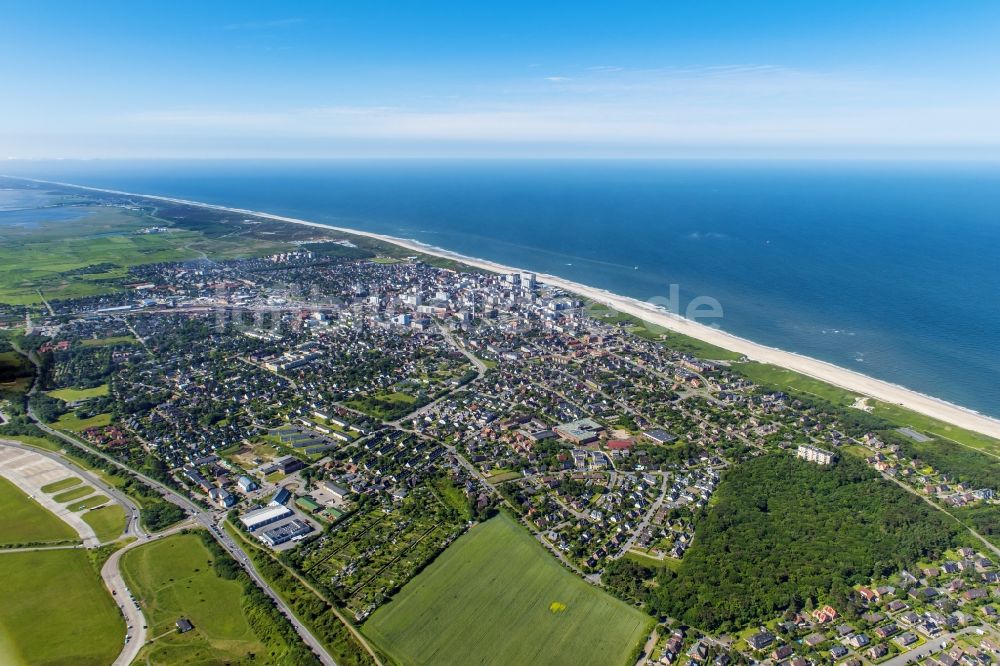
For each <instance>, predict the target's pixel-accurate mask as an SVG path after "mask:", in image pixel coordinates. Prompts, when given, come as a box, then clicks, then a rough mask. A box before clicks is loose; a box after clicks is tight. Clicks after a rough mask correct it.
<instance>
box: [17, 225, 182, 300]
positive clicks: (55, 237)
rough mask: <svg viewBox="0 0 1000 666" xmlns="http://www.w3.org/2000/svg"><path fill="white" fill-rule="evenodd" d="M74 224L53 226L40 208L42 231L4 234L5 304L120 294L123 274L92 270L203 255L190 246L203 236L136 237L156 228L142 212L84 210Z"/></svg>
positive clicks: (34, 228) (25, 229) (33, 229)
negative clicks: (149, 227) (146, 228)
mask: <svg viewBox="0 0 1000 666" xmlns="http://www.w3.org/2000/svg"><path fill="white" fill-rule="evenodd" d="M81 213H82V215H81V217H79V218H78V219H75V220H72V221H50V220H47V219H46V211H45V209H39V211H38V215H39V223H38V225H37V226H32V227H30V228H28V227H19V228H11V227H4V228H3V229H0V267H2V268H0V302H4V303H10V304H12V305H25V304H31V303H40V302H41V301H42V299H43V298H44V299H48V300H52V299H57V298H80V297H84V296H93V295H97V294H104V293H109V292H112V291H117V290H118V287H117V286H116V285H115V282H117V281H118V280H119V279H121V277H122V275H123V273H121V271H115V270H112V271H108V270H107V269H104V270H95V271H94V272H87V268H88V267H90V266H98V265H106V264H113V265H114V266H119V267H121V266H131V265H135V264H148V263H157V262H161V261H182V260H184V259H193V258H196V257H198V256H200V254H199V253H198V252H197V251H195V250H193V249H188V248H186V247H185V246H186V245H187V244H188V243H191V242H194V241H197V240H200V239H201V234H197V233H192V232H176V233H169V234H146V235H140V234H136V233H134V232H135V231H136V230H138V229H140V228H141V227H143V226H147V225H148V224H150V223H151V218H149V217H148V216H146V215H143V214H141V213H136V212H132V211H126V210H124V209H120V208H106V207H91V208H83V209H81Z"/></svg>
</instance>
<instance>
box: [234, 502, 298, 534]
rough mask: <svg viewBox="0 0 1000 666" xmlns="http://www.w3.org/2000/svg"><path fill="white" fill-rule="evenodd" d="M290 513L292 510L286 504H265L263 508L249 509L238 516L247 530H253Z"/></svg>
mask: <svg viewBox="0 0 1000 666" xmlns="http://www.w3.org/2000/svg"><path fill="white" fill-rule="evenodd" d="M290 515H292V510H291V509H289V508H288V507H287V506H281V505H280V504H279V505H277V506H266V507H264V508H263V509H257V510H256V511H251V512H249V513H245V514H243V515H242V516H240V522H242V523H243V524H244V525H245V526H246V528H247V529H248V530H250V531H251V532H253V531H254V530H258V529H260V528H261V527H264V526H265V525H270V524H271V523H276V522H278V521H279V520H282V519H284V518H287V517H288V516H290Z"/></svg>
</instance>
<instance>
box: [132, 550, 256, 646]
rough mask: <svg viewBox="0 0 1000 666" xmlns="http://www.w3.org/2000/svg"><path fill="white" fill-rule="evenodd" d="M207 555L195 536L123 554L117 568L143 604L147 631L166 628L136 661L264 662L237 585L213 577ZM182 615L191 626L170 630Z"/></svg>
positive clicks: (239, 587) (240, 588) (155, 632)
mask: <svg viewBox="0 0 1000 666" xmlns="http://www.w3.org/2000/svg"><path fill="white" fill-rule="evenodd" d="M211 559H212V555H211V553H210V552H209V551H208V550H207V549H206V548H205V546H204V545H202V543H201V539H199V537H198V536H197V535H195V534H178V535H175V536H171V537H167V538H165V539H161V540H159V541H155V542H153V543H150V544H148V545H145V546H142V547H141V548H136V549H134V550H131V551H129V552H127V553H125V555H124V556H123V557H122V561H121V565H122V572H123V573H124V575H125V580H126V582H127V583H128V586H129V588H130V589H131V590H132V593H133V594H135V597H136V599H139V600H140V601H141V603H142V605H143V611H144V612H145V613H146V617H147V619H148V621H149V635H150V636H160V635H161V634H164V633H165V632H166V635H165V636H163V637H162V638H158V639H157V640H156V641H155V642H153V644H152V645H150V646H147V647H146V648H144V649H143V651H142V652H141V653H140V655H139V659H138V660H137V663H154V664H171V665H175V664H209V663H212V664H216V663H219V664H221V663H230V662H236V661H239V660H240V659H245V658H246V656H247V655H248V654H249V653H254V654H255V655H257V658H258V659H260V660H261V663H268V662H267V659H266V658H265V657H266V656H267V654H268V653H267V649H266V648H265V646H264V645H263V644H262V643H261V642H260V641H259V640H258V639H257V637H256V635H254V633H253V630H252V629H251V628H250V625H249V624H248V622H247V618H246V616H245V615H244V614H243V610H242V607H241V600H242V596H243V587H242V585H241V584H240V583H238V582H237V581H234V580H225V579H223V578H220V577H219V576H217V575H216V574H215V571H214V570H213V568H212V565H211V564H209V561H210V560H211ZM181 617H185V618H188V619H189V620H190V621H191V623H192V624H193V625H194V627H195V628H194V629H193V630H192V631H190V632H188V633H185V634H178V633H176V632H174V631H172V630H173V629H174V622H176V621H177V620H178V618H181ZM147 659H148V662H147Z"/></svg>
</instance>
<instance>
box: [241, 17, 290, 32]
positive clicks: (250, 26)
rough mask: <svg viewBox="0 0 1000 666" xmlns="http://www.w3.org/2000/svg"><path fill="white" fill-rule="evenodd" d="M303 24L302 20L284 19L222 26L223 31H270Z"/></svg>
mask: <svg viewBox="0 0 1000 666" xmlns="http://www.w3.org/2000/svg"><path fill="white" fill-rule="evenodd" d="M299 23H302V19H301V18H283V19H272V20H266V21H245V22H243V23H229V24H227V25H224V26H222V29H223V30H269V29H272V28H288V27H290V26H293V25H296V24H299Z"/></svg>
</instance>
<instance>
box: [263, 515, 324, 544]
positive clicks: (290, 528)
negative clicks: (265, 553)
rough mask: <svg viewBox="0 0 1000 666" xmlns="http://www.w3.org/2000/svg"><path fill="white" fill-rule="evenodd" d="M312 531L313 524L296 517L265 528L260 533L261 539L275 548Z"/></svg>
mask: <svg viewBox="0 0 1000 666" xmlns="http://www.w3.org/2000/svg"><path fill="white" fill-rule="evenodd" d="M312 531H313V528H312V525H310V524H309V523H307V522H305V521H304V520H299V519H298V518H296V519H295V520H291V521H289V522H287V523H285V524H283V525H278V526H277V527H272V528H270V529H266V530H264V531H263V532H261V533H260V540H261V541H263V542H264V543H266V544H267V545H268V546H271V547H272V548H273V547H275V546H277V545H280V544H283V543H285V542H287V541H291V540H293V539H296V538H298V537H304V536H305V535H307V534H309V533H310V532H312Z"/></svg>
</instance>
